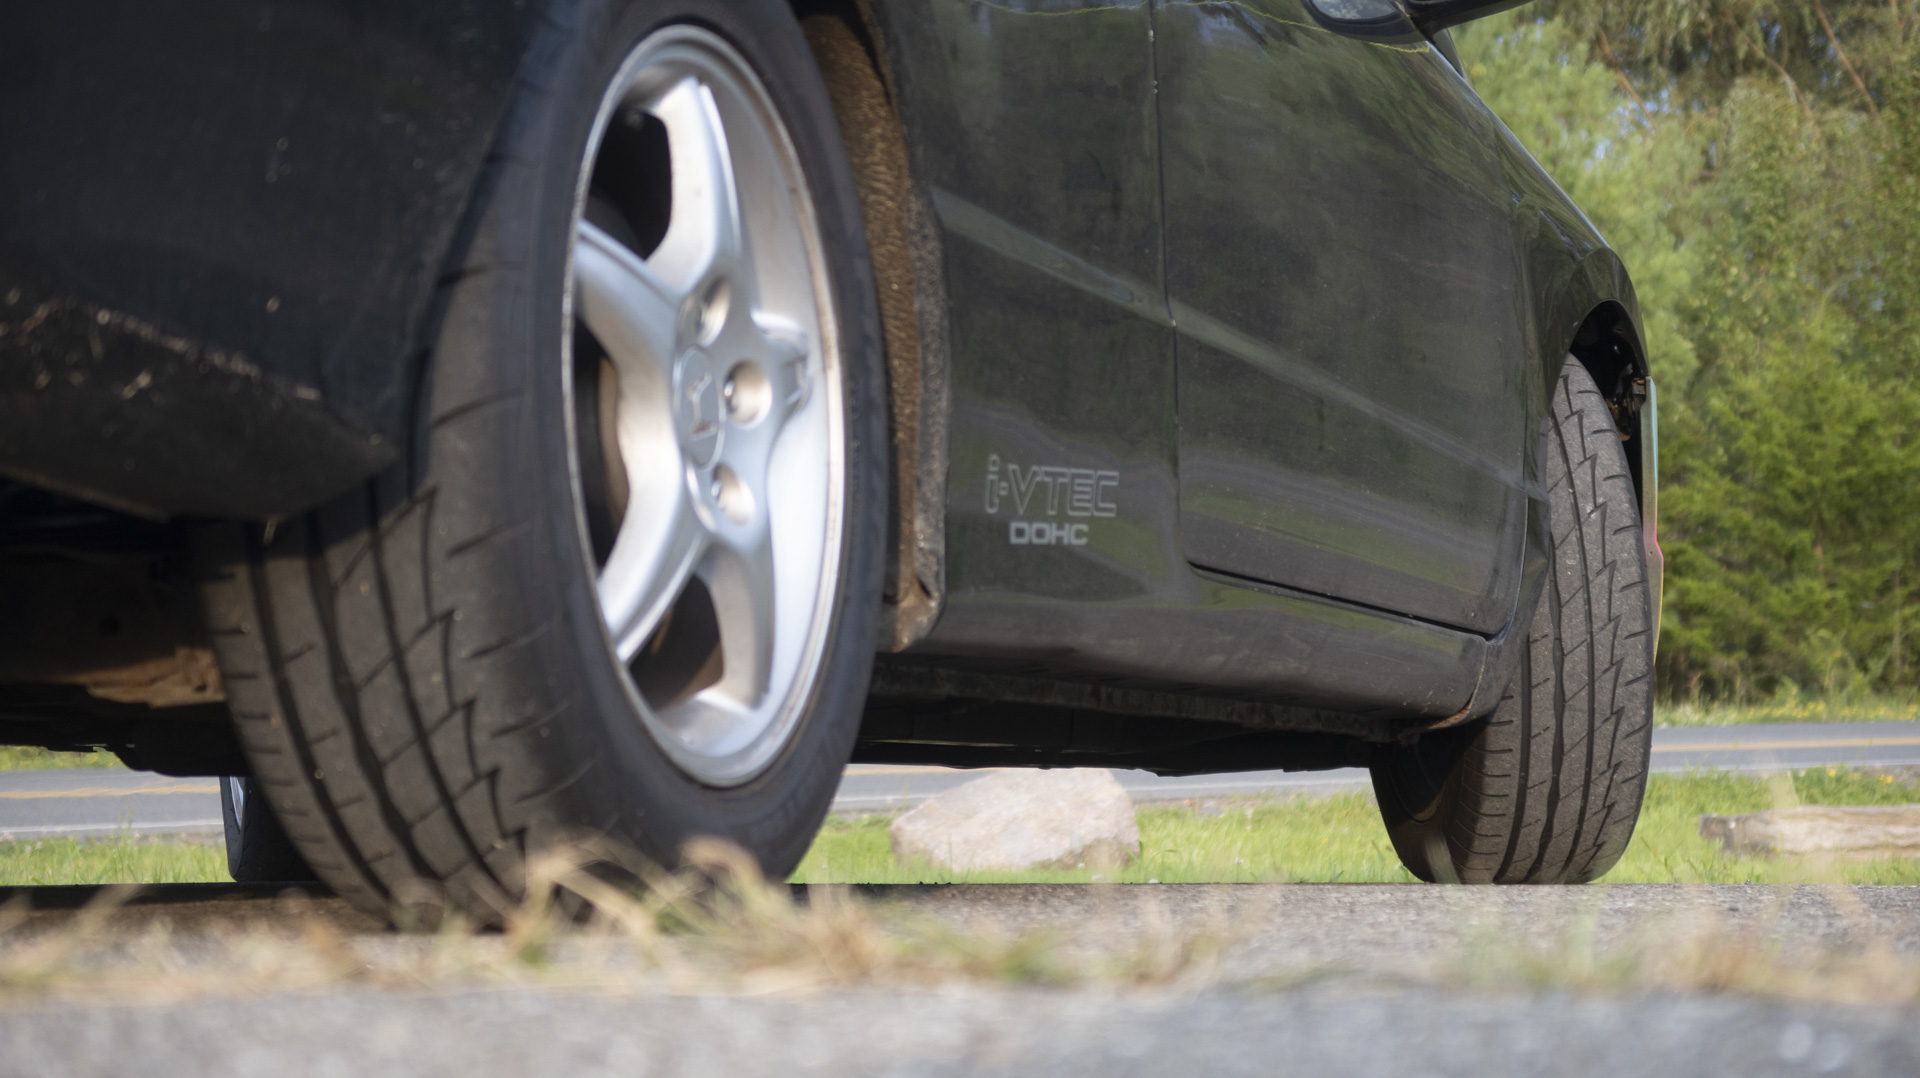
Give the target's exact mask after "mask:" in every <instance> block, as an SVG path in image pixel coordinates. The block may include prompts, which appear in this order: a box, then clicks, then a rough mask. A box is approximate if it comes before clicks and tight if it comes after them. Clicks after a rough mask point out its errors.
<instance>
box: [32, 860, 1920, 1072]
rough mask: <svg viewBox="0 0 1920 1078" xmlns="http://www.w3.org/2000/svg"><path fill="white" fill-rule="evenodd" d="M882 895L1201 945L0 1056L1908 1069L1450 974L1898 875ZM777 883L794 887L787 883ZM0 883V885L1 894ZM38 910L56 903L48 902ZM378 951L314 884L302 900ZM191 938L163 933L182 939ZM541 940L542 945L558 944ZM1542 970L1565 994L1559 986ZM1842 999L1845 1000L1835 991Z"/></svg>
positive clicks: (183, 907)
mask: <svg viewBox="0 0 1920 1078" xmlns="http://www.w3.org/2000/svg"><path fill="white" fill-rule="evenodd" d="M861 891H862V893H863V895H864V896H865V897H867V898H868V899H870V900H872V901H875V902H877V903H880V904H881V905H882V907H883V909H887V910H893V911H895V912H904V913H906V914H909V915H913V914H918V915H927V916H932V917H937V918H940V919H943V920H945V921H948V922H950V923H952V924H953V925H955V926H957V927H963V928H966V929H968V930H971V931H975V932H999V933H1001V934H1003V935H1006V934H1018V933H1021V932H1027V931H1031V930H1035V929H1050V930H1056V931H1061V932H1068V933H1072V934H1073V938H1074V940H1075V942H1074V943H1072V944H1070V945H1069V946H1071V947H1073V948H1078V949H1090V950H1091V951H1093V952H1099V951H1101V950H1102V949H1110V950H1114V951H1116V952H1117V951H1120V950H1122V949H1124V948H1126V947H1129V946H1134V947H1137V946H1139V944H1140V941H1141V940H1143V939H1152V938H1166V939H1175V938H1181V939H1190V938H1196V934H1197V938H1209V939H1214V940H1218V941H1222V942H1223V943H1224V951H1223V954H1222V958H1221V960H1220V962H1219V964H1218V967H1217V968H1215V969H1214V970H1213V971H1212V973H1211V975H1210V976H1208V977H1206V978H1205V979H1204V981H1200V982H1195V983H1193V984H1190V985H1189V986H1188V987H1187V988H1185V989H1183V990H1180V991H1173V990H1168V989H1153V990H1121V989H1113V988H1095V989H1088V988H1075V989H1038V988H1032V987H1013V986H996V985H992V984H980V983H977V982H975V983H966V984H957V985H952V986H949V987H945V988H925V987H918V988H916V987H908V988H904V989H903V988H897V987H888V988H884V989H882V988H852V989H822V990H816V991H811V992H799V993H788V994H782V995H774V996H754V995H741V994H729V993H726V992H706V993H697V994H686V993H675V992H672V991H669V990H667V989H665V988H663V987H661V986H660V984H659V983H658V982H657V981H655V982H646V981H644V980H636V981H635V982H634V983H632V984H631V985H628V986H626V987H617V986H616V987H614V988H608V987H606V986H605V985H601V986H599V987H594V988H572V989H560V988H556V989H545V990H542V989H530V988H526V987H511V988H500V989H489V990H477V989H474V988H472V987H463V986H462V985H460V984H458V983H452V984H446V983H444V982H443V983H441V985H440V986H439V987H434V988H431V989H421V990H417V991H391V990H374V989H368V988H365V987H354V986H348V987H341V988H335V989H328V990H319V991H306V992H298V993H282V994H265V995H262V994H259V993H245V994H243V995H242V998H205V997H202V998H194V999H171V1000H169V999H165V998H161V999H159V1000H158V1001H153V1002H145V1003H125V1002H119V1003H97V1002H90V1001H87V1000H84V999H83V1000H78V1001H76V1000H73V999H65V1000H62V1001H59V1002H53V1001H48V1000H42V1001H38V1002H36V1001H35V999H34V998H33V997H31V996H26V997H21V996H15V997H14V998H13V999H12V1000H11V1001H8V1002H4V1003H0V1044H4V1045H5V1046H6V1047H5V1050H4V1052H0V1075H15V1074H18V1075H51V1074H61V1075H102V1076H106V1075H113V1076H115V1078H120V1076H123V1075H126V1074H129V1073H133V1074H138V1075H141V1076H143V1078H144V1076H146V1075H160V1076H170V1075H183V1076H184V1075H193V1076H196V1078H197V1076H202V1075H206V1076H219V1075H229V1074H231V1075H236V1076H237V1075H249V1076H255V1075H259V1074H297V1075H307V1074H312V1075H333V1074H338V1075H352V1076H359V1075H378V1074H406V1075H423V1076H433V1075H457V1076H459V1078H491V1076H494V1075H522V1074H539V1075H569V1076H572V1075H601V1074H605V1075H672V1076H680V1075H687V1076H695V1075H725V1076H728V1078H733V1076H745V1075H760V1074H769V1075H771V1074H820V1075H829V1076H853V1075H961V1074H983V1075H1002V1074H1005V1075H1083V1074H1084V1075H1155V1076H1174V1075H1188V1074H1220V1075H1242V1074H1245V1075H1254V1074H1258V1075H1274V1074H1287V1073H1300V1074H1315V1075H1321V1074H1325V1075H1349V1074H1350V1075H1365V1076H1368V1078H1373V1076H1378V1075H1387V1074H1392V1075H1484V1076H1496V1075H1509V1074H1511V1075H1596V1076H1598V1075H1605V1076H1607V1078H1621V1076H1626V1075H1720V1074H1726V1075H1740V1076H1753V1075H1773V1074H1808V1075H1815V1074H1859V1075H1909V1074H1920V1021H1916V1019H1920V1012H1917V1011H1916V1010H1915V1009H1914V1008H1913V1007H1912V1005H1911V998H1912V997H1911V996H1908V997H1906V998H1907V1000H1908V1002H1907V1003H1906V1004H1905V1005H1902V1006H1886V1005H1880V1004H1879V1003H1878V1002H1877V1000H1876V998H1873V997H1870V998H1869V999H1868V1002H1867V1003H1866V1004H1865V1005H1860V1004H1858V1003H1857V1002H1856V1003H1855V1004H1854V1005H1845V1006H1842V1005H1834V1004H1829V1003H1821V1002H1813V1001H1782V1000H1778V999H1766V998H1760V997H1752V996H1742V995H1737V994H1681V993H1675V992H1672V991H1666V992H1654V993H1648V992H1644V991H1627V992H1624V994H1623V992H1622V990H1621V989H1620V988H1619V987H1618V985H1617V984H1616V985H1615V986H1614V987H1613V988H1608V987H1607V986H1606V985H1605V984H1589V985H1587V988H1588V990H1587V991H1585V992H1569V991H1564V990H1551V989H1550V990H1546V991H1522V990H1518V986H1522V985H1523V984H1524V980H1522V981H1516V980H1514V978H1513V977H1512V976H1510V975H1509V976H1506V977H1505V979H1501V978H1499V977H1494V978H1492V979H1489V978H1488V977H1485V976H1479V977H1476V974H1475V971H1476V970H1496V969H1500V968H1505V967H1500V966H1499V965H1498V963H1499V962H1500V961H1502V960H1508V961H1510V960H1511V959H1512V958H1513V957H1514V956H1515V955H1517V954H1527V955H1534V956H1536V958H1537V959H1538V960H1539V961H1543V962H1547V963H1560V964H1579V963H1587V964H1590V965H1595V966H1596V967H1604V966H1605V965H1606V963H1607V961H1609V960H1610V959H1611V958H1617V957H1619V956H1623V955H1632V954H1640V955H1645V954H1647V953H1649V950H1648V949H1649V948H1655V949H1658V948H1660V947H1662V946H1664V945H1665V944H1664V941H1669V940H1671V941H1678V942H1683V941H1686V940H1700V939H1711V940H1719V941H1721V942H1720V944H1719V945H1721V946H1731V947H1744V948H1749V949H1757V950H1755V951H1754V952H1753V953H1766V954H1769V955H1774V956H1777V957H1778V959H1779V960H1780V961H1781V962H1782V963H1784V964H1785V967H1784V968H1787V969H1789V970H1791V969H1793V968H1796V967H1795V964H1796V963H1804V964H1805V965H1806V966H1807V968H1809V969H1811V968H1813V967H1814V966H1815V965H1816V964H1818V963H1820V962H1823V961H1831V960H1832V959H1833V958H1834V957H1835V956H1842V957H1845V956H1853V957H1856V958H1857V957H1858V956H1862V955H1869V956H1871V955H1873V954H1879V955H1882V956H1883V957H1886V956H1891V958H1892V959H1893V960H1895V961H1898V962H1904V963H1907V964H1908V965H1909V966H1912V965H1914V964H1915V962H1916V958H1920V888H1910V887H1813V886H1805V887H1772V886H1767V887H1762V886H1734V885H1712V886H1681V885H1614V886H1593V887H1573V888H1568V887H1515V888H1498V889H1496V888H1458V887H1451V888H1450V887H1431V886H1422V885H1339V884H1304V885H1303V884H1274V885H1161V886H1146V885H1135V886H1118V885H1109V886H1038V885H1019V886H990V885H969V886H913V887H870V888H862V889H861ZM96 893H97V892H96V890H95V889H87V888H46V889H38V890H35V891H32V892H31V893H27V894H25V895H24V897H26V898H28V899H30V900H32V901H33V902H34V904H35V905H36V906H38V907H40V908H41V909H42V910H43V912H41V913H38V914H35V915H33V916H32V918H31V919H30V921H29V928H28V930H27V931H26V932H24V933H21V934H20V935H19V936H16V938H23V937H25V938H31V937H33V936H36V935H39V934H40V932H41V931H44V930H48V929H54V928H58V927H59V926H61V925H63V924H67V923H71V922H72V919H73V918H74V917H75V913H74V911H75V910H76V909H77V908H79V907H81V906H83V905H84V904H85V903H86V902H87V901H88V900H89V899H91V898H93V897H95V896H96ZM796 894H797V897H799V898H800V899H801V900H805V898H806V892H804V890H798V891H797V892H796ZM21 897H23V894H22V893H21V892H15V893H13V894H10V895H9V894H0V900H8V899H18V898H21ZM49 907H56V908H49ZM301 908H302V909H304V910H305V911H306V912H307V913H308V914H309V915H318V917H319V918H320V919H321V920H323V921H325V922H326V923H328V924H330V925H331V926H332V927H333V928H334V929H335V930H337V931H340V932H343V933H346V934H347V935H348V936H350V937H354V938H358V939H363V940H366V941H368V942H369V943H370V944H372V945H374V946H376V947H379V948H383V949H385V950H386V951H387V952H389V953H391V952H393V951H404V950H407V949H409V948H412V949H416V950H421V951H422V953H425V950H424V949H427V948H431V947H432V946H434V941H433V940H432V939H431V938H430V937H421V936H411V937H409V936H395V935H392V934H388V933H384V932H382V931H380V930H379V929H378V928H377V927H376V926H375V925H374V924H373V922H371V921H370V920H368V919H366V918H364V917H362V916H361V915H359V914H357V913H354V912H353V911H351V910H350V909H348V908H347V907H346V906H345V905H344V903H342V902H340V900H338V899H333V898H324V897H323V898H318V899H314V900H309V901H306V902H304V903H303V904H302V905H301ZM276 918H281V919H283V920H284V919H285V918H284V912H283V907H282V906H280V904H279V903H277V902H276V901H274V900H273V898H272V892H271V890H270V889H265V888H246V887H239V886H237V885H236V886H213V885H208V886H192V885H178V886H172V887H166V888H155V889H152V891H151V892H150V893H149V894H148V895H147V897H145V898H144V899H141V900H137V901H136V902H135V903H133V904H130V905H128V906H125V907H123V908H121V909H120V910H119V911H117V912H116V913H114V914H113V915H111V917H109V918H108V919H107V921H106V922H105V923H104V924H103V925H102V926H101V928H102V929H103V930H105V931H107V932H108V933H123V934H125V935H127V936H128V937H129V938H131V937H132V936H133V935H134V934H136V933H137V932H139V931H143V930H145V931H150V930H152V929H153V928H154V927H155V926H156V925H159V924H162V923H164V924H165V925H167V926H168V932H169V933H170V935H171V937H172V938H175V939H179V940H183V941H185V942H186V943H188V944H191V943H192V941H193V940H194V939H195V938H196V937H198V936H199V935H201V934H206V933H218V932H222V931H231V930H232V929H233V928H234V927H235V926H245V925H254V926H258V925H260V924H272V923H273V922H274V921H275V919H276ZM183 953H185V954H188V955H191V954H192V953H194V952H193V949H192V947H191V946H188V947H187V948H186V950H185V951H184V952H183ZM556 961H558V962H562V963H564V962H565V961H568V959H566V958H565V957H564V955H562V956H561V957H559V958H557V959H556ZM1545 976H1546V977H1547V980H1548V981H1549V982H1552V983H1558V984H1562V985H1566V984H1578V983H1579V982H1577V981H1569V980H1565V979H1559V980H1555V979H1554V977H1553V976H1552V974H1551V972H1549V973H1547V974H1545ZM1856 995H1857V993H1856Z"/></svg>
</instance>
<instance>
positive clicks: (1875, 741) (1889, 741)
mask: <svg viewBox="0 0 1920 1078" xmlns="http://www.w3.org/2000/svg"><path fill="white" fill-rule="evenodd" d="M1873 745H1920V737H1834V738H1828V739H1826V740H1824V741H1711V742H1709V741H1698V742H1695V743H1693V744H1691V745H1655V746H1654V747H1653V751H1655V752H1701V751H1709V752H1712V751H1718V752H1728V751H1740V752H1752V751H1753V750H1755V749H1849V748H1866V747H1869V746H1873Z"/></svg>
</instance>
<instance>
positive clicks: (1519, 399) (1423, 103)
mask: <svg viewBox="0 0 1920 1078" xmlns="http://www.w3.org/2000/svg"><path fill="white" fill-rule="evenodd" d="M1155 2H1156V7H1155V29H1156V41H1157V47H1156V58H1157V62H1158V77H1159V95H1158V96H1159V115H1160V122H1161V140H1162V162H1163V184H1164V197H1165V222H1166V252H1167V263H1166V281H1167V288H1168V292H1169V296H1170V300H1171V308H1172V313H1173V317H1174V321H1175V324H1176V327H1177V330H1178V358H1177V366H1178V399H1179V403H1178V417H1179V491H1180V502H1181V505H1180V536H1181V542H1182V544H1183V548H1184V550H1185V552H1186V556H1187V557H1188V558H1189V560H1191V561H1192V562H1193V563H1194V564H1196V565H1198V566H1200V567H1203V568H1206V569H1211V570H1216V571H1219V572H1222V573H1226V574H1230V575H1232V576H1236V577H1243V578H1248V579H1252V580H1257V581H1266V582H1271V583H1275V584H1280V585H1285V586H1287V587H1291V588H1297V589H1301V590H1304V591H1309V592H1314V593H1318V594H1322V595H1328V596H1335V597H1338V598H1341V599H1346V600H1351V601H1354V602H1359V603H1364V604H1368V605H1371V606H1375V607H1380V608H1382V609H1385V610H1391V611H1395V612H1399V613H1404V614H1408V615H1412V616H1414V617H1418V618H1423V619H1427V620H1431V621H1435V622H1440V623H1443V624H1446V625H1451V626H1456V627H1461V628H1466V629H1470V630H1474V631H1477V632H1482V633H1493V632H1496V631H1498V630H1499V629H1500V628H1501V627H1502V626H1503V625H1505V624H1506V623H1507V622H1508V621H1509V619H1510V618H1511V617H1512V613H1513V604H1514V601H1515V595H1516V589H1517V584H1518V566H1519V554H1520V549H1521V536H1522V532H1523V529H1524V521H1525V516H1526V495H1525V490H1524V480H1523V466H1524V459H1523V458H1524V454H1525V448H1526V445H1527V431H1526V429H1525V426H1526V418H1525V399H1526V398H1525V393H1526V392H1528V388H1527V387H1526V386H1525V385H1523V384H1522V381H1523V379H1525V378H1526V377H1528V373H1527V371H1526V368H1527V366H1528V365H1527V364H1525V363H1523V362H1522V359H1523V357H1524V356H1525V355H1527V354H1528V349H1527V348H1526V346H1525V340H1524V338H1525V337H1526V336H1527V335H1528V334H1529V333H1530V332H1531V329H1530V327H1529V326H1528V325H1527V324H1526V319H1527V316H1526V315H1525V314H1524V313H1523V311H1524V309H1525V308H1524V305H1522V304H1521V303H1520V302H1519V298H1520V295H1521V281H1520V279H1519V270H1518V268H1517V259H1516V257H1515V250H1514V244H1513V238H1512V232H1511V224H1510V218H1509V210H1508V207H1507V206H1506V190H1507V185H1506V183H1505V182H1504V180H1503V178H1502V173H1501V171H1500V167H1499V164H1498V159H1497V157H1496V156H1495V154H1494V152H1493V145H1494V143H1493V133H1494V130H1495V128H1494V127H1493V126H1492V125H1493V120H1492V118H1491V116H1490V115H1489V114H1488V113H1487V112H1486V111H1485V108H1484V106H1482V105H1481V104H1480V103H1479V101H1478V99H1477V97H1476V96H1475V95H1474V94H1473V93H1472V91H1471V90H1470V89H1468V88H1467V86H1466V85H1465V83H1464V82H1463V81H1462V80H1461V78H1460V77H1459V76H1458V74H1456V73H1455V72H1454V71H1453V70H1452V69H1451V68H1450V67H1449V66H1448V63H1447V61H1446V60H1445V59H1444V58H1443V57H1441V56H1440V55H1439V54H1437V53H1436V52H1435V51H1434V50H1433V49H1432V48H1431V47H1429V46H1428V45H1427V44H1426V43H1425V42H1424V41H1421V40H1419V39H1418V38H1417V36H1416V35H1413V34H1411V33H1410V31H1411V27H1410V26H1405V27H1404V29H1405V30H1407V31H1409V33H1406V34H1402V35H1400V37H1401V40H1398V41H1393V40H1388V41H1382V40H1378V39H1377V38H1376V39H1373V40H1368V39H1363V38H1359V37H1354V36H1347V35H1345V34H1342V33H1336V32H1333V31H1332V30H1331V29H1329V27H1328V25H1327V24H1325V23H1324V20H1322V19H1316V18H1315V15H1314V12H1312V11H1310V10H1308V9H1307V8H1305V7H1303V6H1302V5H1301V4H1300V3H1296V2H1295V0H1232V2H1226V0H1221V2H1210V0H1200V2H1165V0H1155ZM1339 3H1340V5H1341V6H1343V7H1353V6H1355V4H1354V0H1339ZM1362 6H1364V5H1362ZM1385 10H1387V11H1389V12H1393V11H1395V9H1393V8H1386V9H1385ZM1396 17H1397V16H1396ZM1376 30H1377V27H1376ZM1389 36H1392V35H1389ZM1409 39H1411V40H1409ZM1534 391H1536V392H1537V389H1536V390H1534Z"/></svg>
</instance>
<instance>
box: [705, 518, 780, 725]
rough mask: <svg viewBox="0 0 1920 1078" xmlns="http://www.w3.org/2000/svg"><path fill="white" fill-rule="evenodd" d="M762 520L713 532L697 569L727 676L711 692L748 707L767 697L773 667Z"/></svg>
mask: <svg viewBox="0 0 1920 1078" xmlns="http://www.w3.org/2000/svg"><path fill="white" fill-rule="evenodd" d="M762 505H763V506H764V502H763V503H762ZM761 512H762V513H764V509H762V510H761ZM764 519H765V518H764V516H760V517H759V518H757V519H756V520H755V521H753V522H752V523H750V524H748V525H746V526H743V527H727V526H725V524H724V523H723V524H722V526H720V527H718V528H716V529H715V539H716V542H715V543H714V545H713V547H712V549H711V550H710V551H709V552H708V555H707V557H706V558H705V559H704V560H703V561H702V562H701V565H700V569H699V573H700V579H701V580H702V581H703V582H704V583H705V584H706V585H707V591H708V592H709V593H710V594H711V595H712V596H713V611H714V616H715V618H716V620H718V621H719V623H720V653H721V656H722V658H723V660H724V661H725V671H726V672H725V674H724V675H723V676H722V677H721V680H720V683H719V684H718V685H716V686H714V690H713V691H717V692H718V693H719V694H720V695H722V696H725V697H728V698H730V699H732V700H733V701H734V702H736V703H737V704H741V705H744V706H747V707H753V706H755V705H757V704H759V703H760V700H761V697H763V696H765V695H766V691H767V681H768V677H769V673H770V670H771V667H772V665H773V636H774V626H775V622H774V574H773V542H772V533H771V529H769V528H768V527H766V526H765V524H764Z"/></svg>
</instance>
